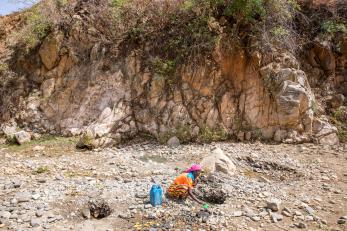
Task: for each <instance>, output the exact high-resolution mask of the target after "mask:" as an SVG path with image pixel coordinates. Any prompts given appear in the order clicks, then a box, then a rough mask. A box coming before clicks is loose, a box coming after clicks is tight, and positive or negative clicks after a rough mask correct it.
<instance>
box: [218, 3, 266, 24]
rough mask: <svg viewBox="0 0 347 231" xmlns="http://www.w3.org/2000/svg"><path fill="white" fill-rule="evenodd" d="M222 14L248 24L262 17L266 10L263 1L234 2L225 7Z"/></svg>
mask: <svg viewBox="0 0 347 231" xmlns="http://www.w3.org/2000/svg"><path fill="white" fill-rule="evenodd" d="M224 13H225V15H227V16H233V17H235V18H236V19H237V20H240V21H245V22H250V21H253V20H254V19H256V18H259V17H263V16H264V15H265V13H266V10H265V8H264V2H263V0H234V1H232V2H231V3H229V4H228V5H227V6H226V8H225V10H224Z"/></svg>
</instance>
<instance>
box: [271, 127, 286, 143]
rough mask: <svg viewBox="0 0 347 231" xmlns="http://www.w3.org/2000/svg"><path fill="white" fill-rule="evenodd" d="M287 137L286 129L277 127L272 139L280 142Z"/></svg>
mask: <svg viewBox="0 0 347 231" xmlns="http://www.w3.org/2000/svg"><path fill="white" fill-rule="evenodd" d="M286 137H287V131H286V130H282V129H277V130H276V131H275V134H274V140H275V141H276V142H282V141H283V140H284V139H285V138H286Z"/></svg>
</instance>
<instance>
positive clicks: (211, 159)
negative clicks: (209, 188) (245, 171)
mask: <svg viewBox="0 0 347 231" xmlns="http://www.w3.org/2000/svg"><path fill="white" fill-rule="evenodd" d="M201 165H202V167H203V169H204V170H205V171H207V172H209V173H213V172H222V173H225V174H228V175H234V174H235V171H236V166H235V164H234V163H233V161H232V160H231V159H230V158H229V157H228V156H227V155H225V154H224V152H223V150H222V149H220V148H216V149H214V150H212V151H211V153H210V154H208V155H207V156H205V157H204V158H203V160H202V161H201Z"/></svg>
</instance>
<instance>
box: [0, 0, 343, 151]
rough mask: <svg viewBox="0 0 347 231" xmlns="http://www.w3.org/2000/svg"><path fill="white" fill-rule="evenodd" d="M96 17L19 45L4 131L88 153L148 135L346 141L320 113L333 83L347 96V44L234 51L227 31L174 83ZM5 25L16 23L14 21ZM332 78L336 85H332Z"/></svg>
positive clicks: (4, 107)
mask: <svg viewBox="0 0 347 231" xmlns="http://www.w3.org/2000/svg"><path fill="white" fill-rule="evenodd" d="M86 15H88V14H86V10H85V9H84V8H83V7H81V9H79V10H76V12H74V15H72V19H73V20H72V21H71V24H70V25H69V27H67V28H66V27H65V28H59V27H57V28H55V29H54V30H52V31H51V32H50V33H49V34H48V35H47V36H46V37H45V38H44V39H43V41H42V43H40V44H39V45H38V46H37V47H36V48H35V49H34V50H33V51H31V52H30V53H27V54H26V53H24V52H22V50H20V49H17V50H16V49H15V48H12V52H13V53H10V52H8V53H7V55H6V62H7V63H9V67H10V69H11V71H12V74H9V72H8V71H3V72H2V78H6V79H9V76H10V75H14V76H15V77H12V78H11V79H10V80H9V81H7V82H6V84H3V87H2V88H1V97H2V99H1V100H0V104H1V110H0V112H1V114H0V116H1V121H2V127H3V128H4V127H9V126H10V125H9V123H12V125H13V123H16V124H18V126H20V127H22V128H25V129H27V130H30V131H32V132H37V133H52V134H62V135H66V136H72V135H82V139H81V143H80V146H87V147H96V146H105V145H109V144H114V143H117V142H120V141H122V140H123V139H128V138H130V137H134V136H136V135H138V134H142V133H146V134H150V135H152V136H154V137H156V138H158V139H159V140H160V141H166V140H167V139H168V138H170V137H172V136H177V137H178V138H179V139H180V140H181V141H193V140H202V141H204V139H205V140H206V139H225V138H227V137H229V136H231V135H233V136H235V137H237V138H238V139H239V140H250V139H259V138H263V139H273V140H276V141H279V142H280V141H283V142H289V143H298V142H308V141H317V142H321V143H329V144H335V143H337V142H339V141H338V137H337V129H336V128H335V127H334V126H332V125H330V123H329V120H328V119H327V118H325V117H324V116H323V114H324V110H323V109H320V110H321V111H322V113H317V110H319V107H320V105H321V104H322V103H323V104H324V103H325V102H326V101H325V99H324V100H320V99H321V98H320V96H321V95H322V94H321V92H319V91H318V90H319V89H321V90H323V89H324V86H321V84H322V83H331V82H333V83H335V85H334V86H332V87H331V88H329V89H330V90H332V91H333V92H335V90H336V91H337V90H338V91H340V93H342V94H346V89H347V88H346V86H345V85H346V83H347V79H346V76H347V74H346V63H347V61H346V60H347V59H346V57H347V54H346V49H345V48H346V41H347V39H346V37H344V38H343V39H342V40H341V41H342V42H341V44H342V51H341V52H340V53H339V54H338V55H337V54H336V53H334V52H333V51H332V46H331V44H322V43H318V42H315V43H314V44H313V45H312V46H311V47H310V49H309V52H308V55H307V56H305V57H304V58H302V57H300V58H298V57H299V56H298V57H295V56H294V55H293V54H291V53H289V52H287V51H283V50H276V49H273V50H271V53H270V54H269V53H262V52H260V51H256V50H254V51H253V52H249V50H247V49H245V48H241V47H239V46H237V45H236V44H235V45H233V44H232V45H231V48H229V49H227V50H226V49H224V48H223V44H224V43H226V41H224V35H223V33H221V34H219V35H218V42H217V43H216V45H215V47H214V49H213V51H212V52H211V58H210V59H205V60H204V61H203V62H199V63H198V64H196V62H190V61H189V60H187V61H186V62H185V63H184V64H182V65H181V66H180V67H179V68H177V70H176V71H175V73H176V74H175V78H171V77H169V76H166V75H165V74H163V73H156V72H154V71H152V70H150V69H148V68H146V65H145V64H144V60H143V58H142V57H143V56H144V52H145V50H141V49H130V48H129V49H128V50H127V51H126V52H124V49H123V52H121V50H122V48H121V47H120V46H121V43H119V42H117V43H116V42H115V43H113V44H110V43H107V42H104V41H102V40H100V39H98V38H99V35H100V34H104V32H103V30H102V28H96V27H94V26H93V24H92V20H90V21H89V22H88V23H86V19H85V18H86V17H87V16H86ZM11 17H12V18H13V17H18V16H10V18H11ZM88 17H89V18H91V16H88ZM0 20H2V23H5V24H6V25H10V23H9V22H8V21H6V20H9V18H8V17H7V18H1V19H0ZM18 21H20V20H18ZM17 23H18V22H17ZM7 35H8V32H7V31H5V33H4V35H2V37H1V41H0V42H1V46H0V48H1V49H3V50H4V51H5V50H6V49H7V51H9V50H10V48H9V46H8V44H7V43H6V41H7V37H8V36H7ZM148 46H150V45H148ZM4 53H5V52H4ZM2 60H5V57H2ZM8 60H10V61H8ZM164 65H166V64H164ZM326 76H327V77H326ZM332 77H334V81H335V82H334V81H328V79H329V78H332ZM322 78H323V79H324V78H326V79H325V80H322ZM324 85H326V84H324ZM312 86H313V89H311V87H312ZM323 91H324V90H323ZM315 94H316V95H315ZM317 97H318V100H317V99H316V98H317ZM343 100H344V99H343V98H342V103H343ZM338 106H341V103H340V105H338ZM317 108H318V109H317ZM12 125H11V126H12Z"/></svg>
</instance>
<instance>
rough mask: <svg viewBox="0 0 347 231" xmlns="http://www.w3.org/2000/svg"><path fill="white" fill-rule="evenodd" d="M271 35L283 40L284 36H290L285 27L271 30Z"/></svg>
mask: <svg viewBox="0 0 347 231" xmlns="http://www.w3.org/2000/svg"><path fill="white" fill-rule="evenodd" d="M271 34H272V35H273V36H275V37H276V38H283V37H284V36H288V35H289V31H288V30H287V29H286V28H284V27H283V26H276V27H274V28H272V29H271Z"/></svg>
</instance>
